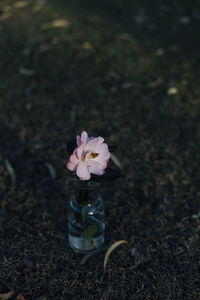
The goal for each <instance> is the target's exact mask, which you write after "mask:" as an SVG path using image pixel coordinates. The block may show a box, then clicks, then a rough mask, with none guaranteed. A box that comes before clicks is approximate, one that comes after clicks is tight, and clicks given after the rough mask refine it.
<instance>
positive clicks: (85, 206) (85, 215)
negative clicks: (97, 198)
mask: <svg viewBox="0 0 200 300" xmlns="http://www.w3.org/2000/svg"><path fill="white" fill-rule="evenodd" d="M87 213H88V206H87V205H84V206H83V208H82V211H81V216H82V220H83V222H85V221H86V219H87Z"/></svg>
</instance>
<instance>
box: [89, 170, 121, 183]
mask: <svg viewBox="0 0 200 300" xmlns="http://www.w3.org/2000/svg"><path fill="white" fill-rule="evenodd" d="M120 177H123V174H122V172H121V171H120V170H114V169H111V168H106V170H105V173H104V174H103V175H101V176H99V175H92V179H93V180H94V181H96V182H101V183H103V182H109V181H112V180H116V179H118V178H120Z"/></svg>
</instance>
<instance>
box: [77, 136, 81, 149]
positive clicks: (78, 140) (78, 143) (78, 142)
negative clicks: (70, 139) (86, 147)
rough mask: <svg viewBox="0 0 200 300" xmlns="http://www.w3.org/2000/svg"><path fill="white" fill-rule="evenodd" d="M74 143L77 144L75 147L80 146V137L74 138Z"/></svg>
mask: <svg viewBox="0 0 200 300" xmlns="http://www.w3.org/2000/svg"><path fill="white" fill-rule="evenodd" d="M76 143H77V146H78V147H79V146H80V144H81V137H80V135H77V136H76Z"/></svg>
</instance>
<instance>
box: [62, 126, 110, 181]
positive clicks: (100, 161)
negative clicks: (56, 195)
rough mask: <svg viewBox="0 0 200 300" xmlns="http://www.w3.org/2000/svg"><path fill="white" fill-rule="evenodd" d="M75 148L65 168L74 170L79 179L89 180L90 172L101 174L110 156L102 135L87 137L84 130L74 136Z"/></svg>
mask: <svg viewBox="0 0 200 300" xmlns="http://www.w3.org/2000/svg"><path fill="white" fill-rule="evenodd" d="M76 142H77V148H76V149H75V150H74V152H73V154H72V155H71V156H70V158H69V161H68V163H67V168H68V169H69V170H70V171H76V175H77V176H78V177H79V179H80V180H89V179H90V178H91V173H92V174H95V175H102V174H103V173H104V170H105V168H106V167H107V163H108V160H109V158H110V152H109V150H108V145H107V144H106V143H104V139H103V138H102V137H100V136H99V137H97V138H95V137H88V134H87V132H86V131H83V132H82V133H81V136H79V135H78V136H77V138H76Z"/></svg>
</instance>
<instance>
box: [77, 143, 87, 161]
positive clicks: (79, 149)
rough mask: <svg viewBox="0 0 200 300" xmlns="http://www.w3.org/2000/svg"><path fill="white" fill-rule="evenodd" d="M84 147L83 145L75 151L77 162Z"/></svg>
mask: <svg viewBox="0 0 200 300" xmlns="http://www.w3.org/2000/svg"><path fill="white" fill-rule="evenodd" d="M84 147H85V145H84V144H81V145H80V146H79V147H78V148H76V149H75V151H76V155H77V157H78V159H79V160H80V159H81V158H82V154H83V151H84Z"/></svg>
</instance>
